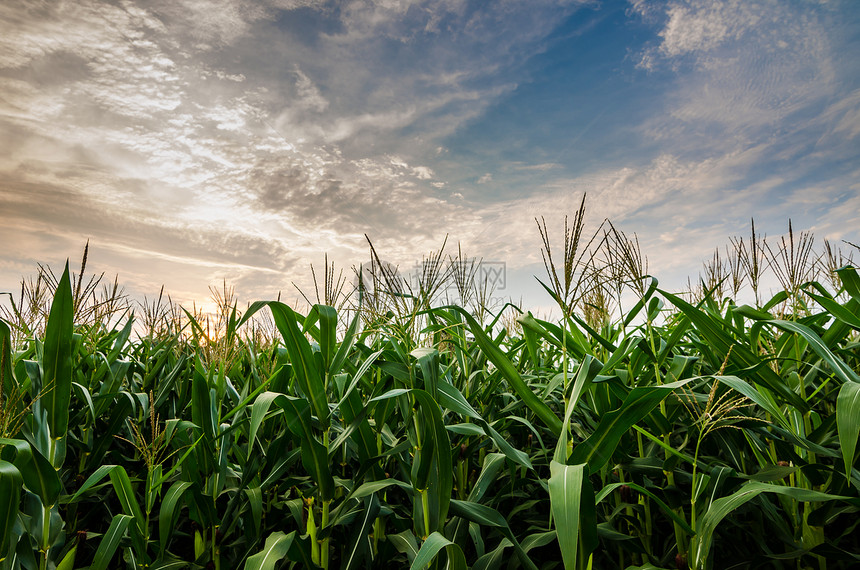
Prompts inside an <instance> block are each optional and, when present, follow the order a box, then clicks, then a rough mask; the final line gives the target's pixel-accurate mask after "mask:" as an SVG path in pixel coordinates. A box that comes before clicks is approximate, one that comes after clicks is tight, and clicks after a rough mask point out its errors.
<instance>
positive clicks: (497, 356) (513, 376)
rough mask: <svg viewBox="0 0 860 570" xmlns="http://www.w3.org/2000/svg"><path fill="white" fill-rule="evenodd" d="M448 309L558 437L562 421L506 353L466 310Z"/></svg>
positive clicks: (519, 394)
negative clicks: (467, 327)
mask: <svg viewBox="0 0 860 570" xmlns="http://www.w3.org/2000/svg"><path fill="white" fill-rule="evenodd" d="M447 308H448V309H451V310H454V311H457V312H459V313H460V314H461V315H462V316H463V318H464V319H466V322H467V323H468V325H469V330H471V331H472V334H473V335H474V336H475V341H476V342H477V343H478V346H479V347H480V348H481V351H482V352H483V353H484V354H485V355H486V356H487V358H488V359H489V360H490V361H491V362H492V363H493V364H494V365H495V366H496V368H498V369H499V371H500V372H501V373H502V376H504V378H505V380H507V381H508V383H509V384H510V385H511V387H512V388H513V389H514V391H515V392H516V393H517V395H518V396H519V397H520V398H521V399H522V400H523V402H524V403H525V404H526V406H528V407H529V409H530V410H531V411H533V412H534V413H535V415H536V416H537V417H539V418H540V419H541V421H543V423H544V424H545V425H546V426H547V427H548V428H549V429H550V431H552V432H553V433H554V434H555V435H556V436H558V435H559V434H560V433H561V428H562V423H561V420H559V419H558V416H556V415H555V413H553V411H552V410H551V409H549V406H547V405H546V404H544V403H543V401H541V400H540V398H538V397H537V396H536V395H535V393H534V392H532V390H531V388H529V387H528V385H527V384H526V383H525V381H524V380H523V378H522V376H520V373H519V372H518V371H517V369H516V367H515V366H514V365H513V363H512V362H511V361H510V359H509V358H508V357H507V356H506V355H505V353H504V352H502V350H501V349H500V348H499V347H498V346H497V344H496V343H495V342H493V340H492V339H491V338H490V337H489V336H487V333H486V332H484V329H483V328H482V327H481V325H480V324H478V322H477V321H476V320H475V319H474V318H473V317H472V315H470V314H469V313H468V312H467V311H466V310H465V309H462V308H461V307H455V306H450V307H447Z"/></svg>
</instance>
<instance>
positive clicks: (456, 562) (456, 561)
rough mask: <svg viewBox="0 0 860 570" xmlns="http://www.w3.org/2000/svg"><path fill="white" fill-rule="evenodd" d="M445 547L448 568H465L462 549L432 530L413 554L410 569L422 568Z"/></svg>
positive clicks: (459, 569) (460, 569) (455, 569)
mask: <svg viewBox="0 0 860 570" xmlns="http://www.w3.org/2000/svg"><path fill="white" fill-rule="evenodd" d="M443 548H444V549H445V551H446V553H447V554H448V566H447V568H448V569H449V570H466V569H467V566H466V556H465V555H464V554H463V549H462V548H460V547H459V546H458V545H456V544H454V543H453V542H451V541H450V540H448V539H447V538H445V537H444V536H442V535H441V534H440V533H439V532H434V533H433V534H431V535H430V536H428V537H427V540H425V541H424V544H422V545H421V549H420V550H419V551H418V554H416V555H415V560H413V561H412V565H411V566H410V567H409V568H410V570H424V568H427V566H429V565H430V563H431V562H432V561H433V559H434V558H436V555H438V554H439V552H440V551H441V550H442V549H443Z"/></svg>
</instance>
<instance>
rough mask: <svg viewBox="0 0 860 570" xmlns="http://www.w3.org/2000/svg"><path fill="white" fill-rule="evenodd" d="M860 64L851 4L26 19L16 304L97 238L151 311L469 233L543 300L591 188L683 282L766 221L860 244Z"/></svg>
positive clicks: (529, 6)
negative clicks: (568, 229) (554, 262)
mask: <svg viewBox="0 0 860 570" xmlns="http://www.w3.org/2000/svg"><path fill="white" fill-rule="evenodd" d="M858 53H860V3H857V2H856V1H854V0H821V1H814V0H725V1H723V0H629V1H622V0H603V1H589V0H583V1H576V0H566V1H565V0H559V1H548V0H497V1H491V2H487V1H472V0H426V1H425V0H341V1H313V0H254V1H252V0H164V1H161V0H153V1H144V0H128V1H113V2H99V1H94V0H56V1H27V0H15V1H14V2H3V3H0V244H2V251H0V291H16V290H18V289H19V288H20V279H21V277H22V276H23V275H32V274H33V272H34V270H35V269H36V264H37V263H47V264H50V265H51V266H52V267H55V268H56V267H61V266H62V263H63V262H64V261H65V259H66V258H71V259H72V263H73V265H74V263H76V262H79V261H78V260H79V259H80V255H81V253H82V251H83V247H84V244H85V243H86V242H87V241H88V240H89V243H90V255H89V267H90V269H91V270H95V271H97V272H105V273H106V275H107V276H109V277H111V278H112V277H113V275H114V274H117V275H118V276H119V281H120V283H122V284H124V285H125V287H126V290H127V291H128V292H129V293H131V294H132V295H137V296H142V295H148V296H150V297H152V296H153V295H157V293H158V291H159V289H160V288H161V286H162V285H163V286H164V287H165V291H167V292H169V293H170V294H171V295H172V296H173V298H174V299H176V300H179V301H181V302H185V303H188V302H190V301H193V300H196V301H198V302H202V301H203V300H204V299H206V298H208V297H209V287H210V286H220V285H221V284H222V283H223V282H224V281H226V282H227V283H228V284H231V285H233V286H235V288H236V290H237V293H238V294H239V296H240V298H241V299H243V300H248V301H250V300H256V299H272V298H274V297H275V296H276V295H277V294H278V292H279V291H281V292H283V295H284V297H285V298H290V297H295V296H296V295H297V293H296V290H295V289H294V287H293V285H292V283H294V282H295V283H297V284H299V285H300V286H303V287H306V288H307V287H308V284H309V283H310V281H309V279H310V271H309V266H310V264H312V263H313V264H314V265H315V266H316V267H317V269H318V270H319V269H321V267H322V264H323V259H324V255H326V254H328V256H329V259H330V260H334V261H335V263H336V264H337V266H338V267H343V268H344V269H345V271H346V272H347V274H349V273H350V269H349V268H350V267H352V266H354V265H358V264H360V263H362V262H366V261H368V259H369V253H368V246H367V241H366V238H365V236H368V237H369V238H370V239H371V240H372V242H373V244H374V246H375V248H376V250H377V252H379V254H380V256H381V257H382V258H384V259H385V260H386V261H390V262H391V263H393V264H395V265H397V266H399V267H401V268H402V269H404V270H406V271H408V270H409V268H411V267H413V266H414V265H415V264H416V263H417V262H419V261H420V260H421V258H422V256H423V255H425V254H427V253H428V252H429V251H431V250H434V249H438V248H439V247H440V246H441V245H442V243H443V241H444V240H445V238H446V236H448V242H447V243H448V248H449V250H450V251H451V252H452V253H453V252H455V251H456V247H457V244H458V243H459V244H460V245H461V247H462V249H463V251H464V253H465V254H466V255H467V256H474V257H476V258H483V259H484V260H485V261H488V262H494V263H497V264H504V267H505V269H506V275H507V279H506V283H505V287H504V288H503V289H501V290H498V291H497V294H500V295H509V296H511V297H513V298H515V299H520V298H522V299H523V303H524V304H526V305H533V306H542V305H546V304H549V303H550V301H549V299H548V298H547V297H546V295H545V294H543V293H542V292H541V290H540V287H539V286H538V285H537V284H536V281H535V279H534V277H533V276H534V275H538V276H541V277H542V276H543V274H544V269H543V264H542V262H541V255H540V243H541V242H540V236H539V234H538V231H537V227H536V225H535V217H538V216H544V217H545V218H546V221H547V226H548V228H549V229H550V231H551V237H554V238H556V239H558V240H560V239H561V235H562V227H563V226H562V219H563V216H564V215H565V214H568V215H572V214H573V213H574V212H575V210H576V208H577V206H578V205H579V201H580V200H581V197H582V194H583V193H587V195H588V212H589V220H591V221H592V222H593V223H595V224H596V223H599V222H600V220H602V219H603V218H605V217H608V218H610V219H611V220H612V221H613V222H614V223H615V224H616V225H618V226H619V227H620V228H622V229H623V230H624V231H625V232H628V233H630V234H633V233H635V234H636V235H637V236H638V238H639V241H640V244H641V246H642V249H643V252H644V253H645V255H647V257H648V260H649V268H650V270H651V272H652V273H653V274H654V275H655V276H657V277H658V278H659V279H660V280H661V283H665V284H668V286H680V285H681V284H682V283H683V282H684V281H685V279H686V277H687V276H688V275H693V276H695V275H696V274H697V273H698V272H699V271H700V270H701V267H702V261H703V260H705V259H707V258H708V257H710V255H711V253H712V251H713V249H714V248H715V247H723V246H724V245H726V244H728V243H729V241H728V240H729V237H730V236H734V235H746V234H747V233H748V231H749V223H750V218H751V217H754V218H755V220H756V227H757V229H758V230H759V231H760V232H761V233H766V234H767V235H768V236H779V235H780V234H783V233H785V232H786V230H787V222H788V219H789V218H791V219H792V223H793V227H794V228H795V229H796V230H801V229H802V230H810V231H812V232H813V233H814V235H815V237H816V240H818V241H817V243H821V240H823V239H825V238H826V239H828V240H833V241H834V242H836V243H838V242H839V240H849V241H853V242H854V243H858V241H860V160H858V159H860V57H857V54H858ZM843 245H844V244H843ZM849 249H850V248H849Z"/></svg>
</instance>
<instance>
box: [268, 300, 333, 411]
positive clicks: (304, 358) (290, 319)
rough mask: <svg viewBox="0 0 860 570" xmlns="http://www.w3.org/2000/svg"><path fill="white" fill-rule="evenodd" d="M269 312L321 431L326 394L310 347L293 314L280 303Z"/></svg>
mask: <svg viewBox="0 0 860 570" xmlns="http://www.w3.org/2000/svg"><path fill="white" fill-rule="evenodd" d="M269 309H270V310H271V311H272V316H273V317H274V319H275V326H277V327H278V330H279V331H280V332H281V336H282V337H283V338H284V344H285V345H286V347H287V352H288V353H289V355H290V363H291V364H292V369H293V372H294V373H295V375H296V380H297V381H298V383H299V387H300V388H301V389H302V392H303V393H304V395H305V397H306V398H308V400H309V401H310V404H311V408H312V409H313V412H314V415H316V416H317V417H318V418H319V420H320V422H322V424H323V427H326V426H327V425H328V420H329V408H328V400H327V398H326V392H325V379H324V378H323V377H322V375H321V371H320V370H319V368H318V367H317V365H316V361H315V360H314V357H313V351H312V350H311V345H310V343H308V339H307V338H305V335H304V334H302V332H301V330H299V326H298V318H297V317H296V313H295V312H294V311H293V310H292V309H291V308H289V307H288V306H286V305H284V304H283V303H277V302H270V303H269Z"/></svg>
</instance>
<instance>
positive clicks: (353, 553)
mask: <svg viewBox="0 0 860 570" xmlns="http://www.w3.org/2000/svg"><path fill="white" fill-rule="evenodd" d="M379 511H380V506H379V499H378V498H376V494H373V495H370V496H369V497H367V498H365V500H364V509H363V511H362V512H361V514H360V517H359V519H357V521H356V522H358V523H359V524H354V527H353V532H352V536H351V537H350V541H349V547H348V548H347V550H346V552H345V553H344V555H343V564H342V565H341V568H343V569H344V570H351V569H353V568H358V567H359V566H360V565H361V562H362V561H363V560H365V559H367V558H368V557H369V555H370V553H371V548H370V543H369V536H368V535H369V534H370V531H371V530H372V529H373V522H374V521H375V520H376V517H377V516H379Z"/></svg>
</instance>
